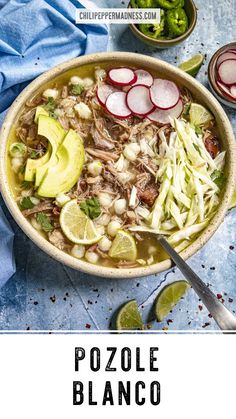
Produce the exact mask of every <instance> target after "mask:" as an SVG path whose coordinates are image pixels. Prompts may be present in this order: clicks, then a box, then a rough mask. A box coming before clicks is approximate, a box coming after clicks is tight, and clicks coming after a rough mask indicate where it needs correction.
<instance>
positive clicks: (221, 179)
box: [211, 170, 226, 189]
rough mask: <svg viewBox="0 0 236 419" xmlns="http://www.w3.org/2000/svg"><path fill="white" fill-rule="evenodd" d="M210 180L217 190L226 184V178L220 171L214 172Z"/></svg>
mask: <svg viewBox="0 0 236 419" xmlns="http://www.w3.org/2000/svg"><path fill="white" fill-rule="evenodd" d="M211 178H212V180H213V182H215V184H216V185H217V186H218V188H219V189H222V188H223V186H224V184H225V182H226V177H225V176H224V173H223V172H222V171H221V170H214V172H213V173H212V175H211Z"/></svg>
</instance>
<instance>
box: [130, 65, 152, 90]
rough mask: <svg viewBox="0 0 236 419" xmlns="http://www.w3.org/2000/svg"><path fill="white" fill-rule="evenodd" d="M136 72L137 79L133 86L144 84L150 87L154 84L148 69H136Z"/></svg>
mask: <svg viewBox="0 0 236 419" xmlns="http://www.w3.org/2000/svg"><path fill="white" fill-rule="evenodd" d="M134 73H135V74H136V76H137V80H136V82H135V83H133V86H135V85H137V84H142V85H143V86H148V87H150V86H151V85H152V84H153V81H154V79H153V77H152V75H151V74H150V73H149V72H148V71H146V70H142V69H140V70H135V71H134Z"/></svg>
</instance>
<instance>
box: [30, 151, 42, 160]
mask: <svg viewBox="0 0 236 419" xmlns="http://www.w3.org/2000/svg"><path fill="white" fill-rule="evenodd" d="M39 155H40V151H37V150H32V151H31V153H30V155H29V157H30V159H37V158H38V156H39Z"/></svg>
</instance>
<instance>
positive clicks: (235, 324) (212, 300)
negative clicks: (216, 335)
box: [158, 236, 236, 330]
mask: <svg viewBox="0 0 236 419" xmlns="http://www.w3.org/2000/svg"><path fill="white" fill-rule="evenodd" d="M158 241H159V243H160V244H161V246H162V247H163V249H164V250H165V251H166V252H167V253H168V254H169V256H170V257H171V259H172V260H173V262H174V263H175V264H176V266H177V267H178V268H179V270H180V271H181V272H182V274H183V275H184V276H185V278H186V279H187V280H188V282H189V283H190V285H191V286H192V287H193V289H194V290H195V292H196V293H197V295H198V296H199V298H201V300H202V302H203V304H204V305H205V306H206V308H207V309H208V310H209V312H210V313H211V315H212V317H213V318H214V320H215V321H216V323H217V324H218V326H219V328H220V329H222V330H236V317H235V316H234V315H233V314H232V313H231V312H230V311H229V310H228V309H227V308H226V307H225V306H224V305H223V304H222V303H221V302H220V301H219V300H218V299H217V298H216V296H215V295H214V294H213V292H212V291H211V290H210V289H209V288H208V287H207V286H206V284H204V282H203V281H202V280H201V279H200V278H199V276H198V275H197V274H195V272H193V270H192V269H191V268H190V266H188V265H187V263H186V262H185V261H184V260H183V259H182V258H181V256H179V254H178V253H176V251H175V250H174V249H173V247H172V246H171V245H170V244H169V243H168V242H167V241H166V240H165V239H164V237H160V236H159V237H158Z"/></svg>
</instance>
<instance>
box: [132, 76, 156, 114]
mask: <svg viewBox="0 0 236 419" xmlns="http://www.w3.org/2000/svg"><path fill="white" fill-rule="evenodd" d="M126 101H127V106H128V108H129V109H130V110H131V112H132V113H133V114H134V115H138V116H146V115H148V114H149V113H150V112H152V111H153V110H154V108H155V107H154V105H153V103H152V102H151V100H150V92H149V87H147V86H144V85H142V84H138V85H136V86H132V87H131V88H130V90H129V91H128V93H127V99H126Z"/></svg>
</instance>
